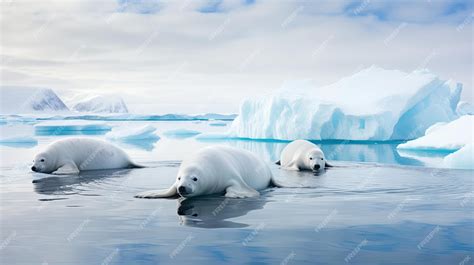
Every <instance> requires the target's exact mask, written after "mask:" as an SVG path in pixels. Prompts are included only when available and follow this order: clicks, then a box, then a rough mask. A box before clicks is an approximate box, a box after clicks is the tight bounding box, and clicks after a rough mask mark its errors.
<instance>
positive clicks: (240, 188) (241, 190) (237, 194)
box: [225, 183, 260, 198]
mask: <svg viewBox="0 0 474 265" xmlns="http://www.w3.org/2000/svg"><path fill="white" fill-rule="evenodd" d="M225 196H226V197H227V198H249V197H258V196H260V193H259V192H258V191H256V190H255V189H253V188H251V187H249V186H248V185H247V184H245V183H243V185H241V184H234V185H231V186H229V187H227V189H226V190H225Z"/></svg>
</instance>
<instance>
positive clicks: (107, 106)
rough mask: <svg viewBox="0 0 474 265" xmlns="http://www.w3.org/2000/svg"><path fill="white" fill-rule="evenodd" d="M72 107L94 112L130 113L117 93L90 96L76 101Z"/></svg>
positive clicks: (77, 109)
mask: <svg viewBox="0 0 474 265" xmlns="http://www.w3.org/2000/svg"><path fill="white" fill-rule="evenodd" d="M72 109H73V110H75V111H79V112H92V113H128V108H127V105H125V102H124V101H123V99H122V98H121V97H119V96H115V95H107V96H93V97H89V98H86V99H83V100H81V101H79V102H76V103H75V104H74V106H73V107H72Z"/></svg>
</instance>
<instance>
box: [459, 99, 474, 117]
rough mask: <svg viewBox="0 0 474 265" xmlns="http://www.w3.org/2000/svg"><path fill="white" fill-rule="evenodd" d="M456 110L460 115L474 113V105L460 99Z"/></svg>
mask: <svg viewBox="0 0 474 265" xmlns="http://www.w3.org/2000/svg"><path fill="white" fill-rule="evenodd" d="M456 112H457V113H458V115H459V116H462V115H474V106H473V105H472V104H471V103H469V102H467V101H460V102H459V103H458V106H457V107H456Z"/></svg>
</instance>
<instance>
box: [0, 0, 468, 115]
mask: <svg viewBox="0 0 474 265" xmlns="http://www.w3.org/2000/svg"><path fill="white" fill-rule="evenodd" d="M0 4H1V18H0V20H1V27H2V28H1V50H0V53H1V59H2V62H1V74H2V76H1V81H2V84H4V85H20V86H40V87H50V88H53V89H54V90H55V91H57V92H58V94H60V95H61V96H62V97H65V98H70V97H72V96H73V95H75V94H77V93H101V94H110V93H112V94H118V95H121V96H122V97H123V98H124V99H125V101H126V102H127V104H128V105H129V108H130V109H131V110H132V111H134V112H148V113H149V112H153V113H166V112H174V113H177V112H178V113H199V112H233V113H236V112H237V111H238V106H239V102H240V101H241V100H242V99H243V98H244V97H247V96H249V95H260V94H266V93H269V92H271V91H273V90H275V89H278V88H280V87H281V86H282V84H284V83H285V82H289V81H293V80H312V83H313V84H314V85H317V86H321V85H326V84H330V83H332V82H335V81H337V80H338V79H340V78H341V77H344V76H347V75H351V74H353V73H355V72H357V71H358V70H360V69H363V68H365V67H369V66H371V65H373V64H375V65H379V66H381V67H384V68H387V69H400V70H403V71H406V72H411V71H413V70H415V69H419V68H428V69H430V70H431V71H433V72H434V73H436V74H438V75H439V76H440V77H441V78H443V79H453V80H455V81H459V82H462V83H463V84H464V87H465V91H464V94H463V99H465V100H471V101H472V99H473V95H472V94H473V93H472V85H473V39H472V38H473V16H474V9H473V4H472V1H467V0H462V1H456V0H453V1H447V0H419V1H408V0H402V1H389V0H387V1H381V0H363V1H334V0H331V1H290V0H281V1H277V0H274V1H263V0H223V1H222V0H211V1H209V0H207V1H199V0H180V1H164V0H128V1H127V0H94V1H89V0H85V1H73V0H57V1H36V0H26V1H23V0H1V2H0Z"/></svg>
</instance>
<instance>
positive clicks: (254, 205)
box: [177, 196, 267, 228]
mask: <svg viewBox="0 0 474 265" xmlns="http://www.w3.org/2000/svg"><path fill="white" fill-rule="evenodd" d="M266 203H267V200H266V199H265V198H263V197H260V198H247V199H233V198H226V197H223V196H220V197H217V196H205V197H197V198H187V199H180V200H178V209H177V213H178V215H179V217H180V220H181V223H182V224H184V225H186V226H192V227H201V228H225V227H227V228H240V227H247V226H248V224H245V223H238V222H234V221H229V220H227V219H231V218H235V217H240V216H245V215H246V214H247V213H249V212H250V211H253V210H258V209H263V206H264V205H265V204H266Z"/></svg>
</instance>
